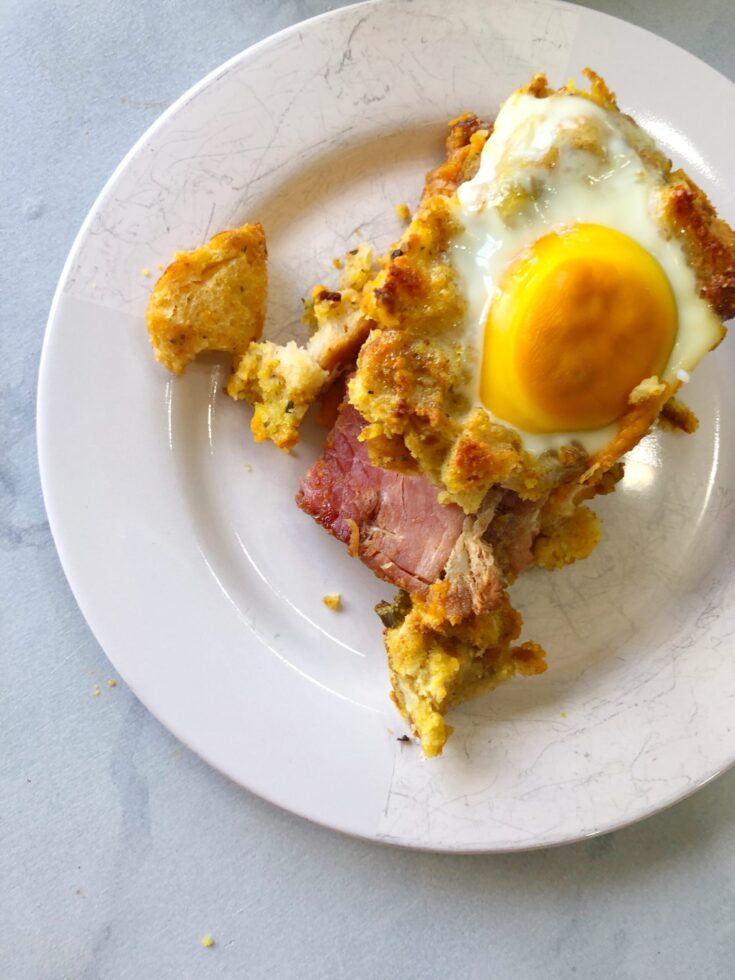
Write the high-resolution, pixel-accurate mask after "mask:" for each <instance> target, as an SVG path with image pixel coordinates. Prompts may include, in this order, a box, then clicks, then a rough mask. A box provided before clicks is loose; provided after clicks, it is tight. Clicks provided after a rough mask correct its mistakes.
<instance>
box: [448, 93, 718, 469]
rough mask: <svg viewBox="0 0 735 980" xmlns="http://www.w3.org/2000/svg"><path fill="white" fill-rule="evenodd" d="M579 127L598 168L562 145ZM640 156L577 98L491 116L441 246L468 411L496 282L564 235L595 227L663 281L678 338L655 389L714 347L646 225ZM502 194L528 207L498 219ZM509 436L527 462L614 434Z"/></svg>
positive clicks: (680, 269)
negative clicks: (449, 268)
mask: <svg viewBox="0 0 735 980" xmlns="http://www.w3.org/2000/svg"><path fill="white" fill-rule="evenodd" d="M586 121H589V122H591V123H592V124H593V125H594V126H595V127H597V130H598V132H599V134H600V144H599V145H600V146H601V148H602V150H604V151H605V157H604V164H601V160H600V157H599V156H596V155H595V154H594V153H590V152H589V151H588V150H586V149H579V148H578V147H577V146H575V145H574V144H573V143H572V142H571V141H570V140H569V139H566V138H565V137H567V136H568V135H569V131H572V130H574V128H575V127H578V126H580V125H584V124H585V122H586ZM565 131H567V132H565ZM632 134H635V135H634V140H633V141H631V135H632ZM633 142H635V144H636V145H635V146H634V145H633ZM553 148H556V150H558V157H557V159H556V162H555V165H554V166H553V167H551V168H549V167H548V166H547V165H545V164H544V157H545V155H547V154H548V152H549V151H550V150H552V149H553ZM645 149H649V150H651V151H653V150H654V149H655V145H654V143H653V141H652V140H651V139H650V137H648V136H647V135H646V134H644V133H643V131H642V130H639V129H637V128H635V127H633V126H632V124H631V123H630V121H629V120H626V119H625V117H618V116H617V115H616V114H614V113H611V112H609V111H607V110H605V109H603V108H602V107H600V106H599V105H597V104H596V103H594V102H592V101H590V100H589V99H586V98H584V97H582V96H574V95H561V94H559V95H551V96H549V97H547V98H536V97H534V96H532V95H528V94H526V93H520V92H517V93H514V94H513V95H512V96H511V97H510V98H509V99H508V100H507V101H506V102H505V104H504V105H503V107H502V108H501V110H500V112H499V114H498V117H497V119H496V121H495V127H494V130H493V133H492V135H491V136H490V138H489V139H488V141H487V143H486V144H485V147H484V149H483V151H482V156H481V161H480V167H479V170H478V173H477V174H476V176H475V177H474V178H473V179H472V180H470V181H467V182H466V183H464V184H462V185H461V186H460V187H459V189H458V191H457V203H456V216H457V218H458V222H459V224H460V225H461V227H462V231H461V232H460V233H459V234H458V235H457V236H455V238H454V240H453V242H452V245H451V258H452V262H453V264H454V267H455V269H456V270H457V273H458V276H459V278H460V282H461V284H462V288H463V291H464V296H465V299H466V304H467V310H466V318H465V342H466V344H467V348H468V350H469V352H470V357H471V358H472V359H473V361H474V362H475V363H474V364H473V365H472V368H473V370H474V374H475V380H476V385H475V390H474V391H473V393H472V397H473V403H474V404H475V405H477V404H481V401H480V394H479V392H480V370H481V365H482V351H483V344H484V334H485V323H486V320H487V317H488V313H489V308H490V305H491V303H492V302H493V298H494V296H495V295H496V292H497V290H498V284H499V282H500V280H501V278H502V275H503V272H504V271H505V269H506V268H507V267H508V266H509V264H510V263H511V262H512V261H513V260H514V258H515V257H516V256H517V255H518V254H519V253H520V252H521V251H522V250H523V249H525V248H527V247H528V246H530V245H531V244H533V242H535V241H537V240H538V239H539V238H541V237H543V236H544V235H547V234H549V233H550V232H552V231H554V230H560V229H562V228H564V227H566V226H569V225H573V224H578V223H589V224H598V225H603V226H605V227H607V228H612V229H614V230H615V231H619V232H622V233H623V234H625V235H628V236H629V237H630V238H632V239H633V240H634V241H636V242H637V243H638V244H639V245H641V246H642V247H643V248H644V249H646V250H647V251H648V252H649V253H650V254H651V255H652V256H653V257H654V258H655V259H656V260H657V261H658V263H659V264H660V266H661V267H662V269H663V271H664V272H665V274H666V275H667V277H668V279H669V282H670V284H671V288H672V291H673V294H674V298H675V300H676V305H677V310H678V328H677V336H676V341H675V343H674V347H673V350H672V352H671V355H670V357H669V361H668V364H667V366H666V369H665V371H664V372H663V374H662V375H661V380H662V381H666V382H675V381H677V380H679V381H680V380H682V378H683V377H688V375H689V373H690V372H691V371H692V370H693V369H694V367H695V366H696V365H697V363H698V362H699V360H700V359H701V358H702V356H703V355H704V354H705V353H706V352H707V351H708V350H709V349H710V348H711V347H712V346H713V344H714V343H715V342H716V341H717V339H718V337H719V335H720V321H719V320H718V319H717V317H716V316H715V314H714V313H713V312H712V310H711V309H710V307H709V306H708V305H707V303H706V302H705V301H704V300H703V299H702V298H701V297H700V296H699V294H698V289H697V282H696V277H695V275H694V272H693V270H692V269H691V268H690V266H689V264H688V262H687V259H686V256H685V254H684V250H683V248H682V246H681V244H680V243H679V241H678V240H676V239H671V238H666V237H665V236H664V234H663V233H662V230H661V228H660V226H659V224H658V222H657V220H656V214H657V194H658V191H659V190H660V188H661V186H662V180H663V178H662V177H661V175H660V174H659V173H658V172H657V171H656V170H654V169H652V168H651V167H650V166H647V165H646V163H645V162H644V160H643V159H642V158H641V151H644V150H645ZM511 187H512V188H516V189H520V190H521V191H523V190H526V191H528V192H529V199H528V202H527V203H526V204H525V205H524V206H523V207H522V208H521V210H520V211H517V212H516V213H514V214H512V215H510V216H508V215H506V216H505V217H504V215H503V211H502V207H501V206H502V202H503V200H504V198H505V197H506V195H507V193H508V190H509V188H511ZM483 407H484V406H483ZM485 410H486V411H487V409H485ZM489 414H490V413H489ZM498 421H499V422H502V423H503V424H505V425H510V423H508V422H506V421H505V420H503V419H498ZM510 427H511V428H515V429H516V431H518V432H519V433H520V435H521V437H522V439H523V443H524V446H525V448H526V449H527V450H529V451H530V452H534V453H541V452H544V451H545V450H548V449H558V448H559V447H561V446H562V445H564V444H569V443H570V442H576V443H578V444H580V445H582V446H583V447H584V449H585V450H586V451H587V452H588V453H590V454H592V453H594V452H597V451H598V450H599V449H601V448H602V447H603V446H604V445H605V444H606V443H607V442H609V441H610V439H611V438H612V437H613V435H614V434H615V430H616V426H615V424H614V423H613V424H611V425H608V426H605V427H603V428H597V429H590V430H586V431H582V432H558V433H544V434H539V433H528V432H523V431H522V430H520V429H518V428H517V427H516V426H510Z"/></svg>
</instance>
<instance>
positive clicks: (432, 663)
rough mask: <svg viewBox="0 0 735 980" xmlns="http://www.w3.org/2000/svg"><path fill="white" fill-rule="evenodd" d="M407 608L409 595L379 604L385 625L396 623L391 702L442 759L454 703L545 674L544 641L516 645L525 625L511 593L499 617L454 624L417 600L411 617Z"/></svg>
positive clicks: (391, 634)
mask: <svg viewBox="0 0 735 980" xmlns="http://www.w3.org/2000/svg"><path fill="white" fill-rule="evenodd" d="M383 606H385V607H386V608H383ZM407 607H408V599H407V598H406V597H405V594H404V596H401V595H400V594H399V599H398V601H397V602H395V603H394V604H393V606H390V607H388V606H387V604H381V607H380V608H379V609H378V612H379V615H380V617H381V619H382V620H383V622H384V623H385V622H396V625H394V626H391V627H389V628H387V629H386V630H385V633H384V637H385V646H386V650H387V652H388V666H389V668H390V680H391V686H392V688H393V691H392V694H391V697H392V699H393V701H394V703H395V704H396V707H397V708H398V710H399V711H400V712H401V714H402V715H403V717H404V718H405V719H406V721H408V723H409V724H410V726H411V729H412V731H413V732H414V734H415V735H416V736H417V737H418V738H419V739H420V740H421V748H422V749H423V752H424V755H426V756H436V755H440V754H441V751H442V749H443V748H444V745H445V743H446V741H447V739H448V738H449V736H450V735H451V734H452V731H453V729H452V727H451V725H448V724H447V722H446V721H445V720H444V715H445V713H446V711H447V710H448V709H449V708H450V707H451V706H452V705H454V704H457V703H458V702H459V701H465V700H466V699H467V698H472V697H476V696H477V695H478V694H482V693H484V692H485V691H491V690H493V689H494V688H496V687H497V686H498V685H499V684H501V683H502V682H503V681H506V680H509V679H510V678H511V677H513V676H514V675H516V674H526V675H533V674H541V673H543V672H544V671H545V670H546V662H545V660H544V657H545V654H544V651H543V649H542V648H541V647H540V646H538V644H536V643H524V644H522V645H521V646H517V647H515V646H512V644H513V641H514V640H516V639H517V638H518V636H519V634H520V631H521V623H522V620H521V617H520V615H519V614H518V613H517V612H516V610H515V609H514V608H513V607H512V606H511V604H510V601H509V600H508V597H507V595H506V596H505V597H504V602H503V603H502V604H501V605H500V606H499V607H498V608H497V609H495V610H494V611H493V612H491V613H487V614H484V615H480V616H470V617H468V618H467V619H465V620H463V621H462V622H461V623H459V624H457V625H454V626H453V625H451V624H450V623H449V622H447V621H446V620H443V619H442V618H441V617H440V616H437V615H436V614H435V612H434V610H433V609H432V607H431V604H428V605H427V604H425V603H423V602H422V601H421V600H419V599H416V598H415V597H413V598H412V599H411V605H410V609H409V611H408V612H405V610H406V609H407ZM388 612H389V613H390V615H388ZM397 620H400V621H398V622H397Z"/></svg>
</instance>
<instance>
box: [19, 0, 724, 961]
mask: <svg viewBox="0 0 735 980" xmlns="http://www.w3.org/2000/svg"><path fill="white" fill-rule="evenodd" d="M335 6H339V4H336V3H326V2H323V0H289V2H282V3H281V2H278V0H259V2H257V3H256V2H252V0H251V2H247V0H240V2H230V3H224V2H218V3H214V2H213V0H203V2H199V3H195V2H193V0H161V2H159V3H151V2H147V3H143V2H141V0H129V2H127V3H124V4H116V3H113V2H111V0H97V2H94V0H88V2H86V3H83V4H82V3H72V2H70V0H65V2H62V3H52V2H49V0H37V2H35V3H30V4H29V3H23V2H21V0H5V3H4V4H3V6H2V17H1V18H0V25H1V28H2V30H1V32H0V46H1V48H0V72H2V81H3V84H2V85H0V131H1V132H2V142H1V143H0V145H1V146H2V155H1V156H0V172H1V173H2V176H3V184H4V186H3V191H4V207H3V220H2V226H3V232H4V239H5V240H4V246H5V255H4V261H3V263H2V266H1V267H0V268H1V270H2V271H1V272H0V280H2V281H3V287H4V288H3V289H2V296H3V321H4V326H3V329H2V331H1V332H0V344H1V345H2V359H1V363H2V371H3V378H2V386H1V388H0V398H1V400H2V401H1V404H0V440H1V441H0V454H1V455H0V499H1V500H2V508H1V509H0V544H1V548H0V573H1V574H2V582H3V599H4V601H3V604H2V608H1V611H0V640H1V650H2V656H1V657H0V724H1V725H2V741H3V750H2V753H1V754H0V977H2V978H3V980H39V978H53V980H56V978H59V980H71V978H85V980H93V978H97V977H101V978H134V980H148V978H151V980H165V978H169V977H170V978H177V980H179V978H181V980H184V978H186V980H189V978H192V980H196V978H219V977H246V976H247V977H274V978H276V977H277V978H279V980H280V978H287V977H296V976H300V977H309V978H311V977H315V978H318V977H330V978H331V977H343V976H344V977H350V978H359V977H365V978H368V977H369V978H373V977H375V978H378V977H379V978H381V980H382V978H392V977H396V978H401V980H411V978H425V977H434V976H437V977H439V976H444V975H447V976H452V975H461V976H464V977H473V978H474V977H478V978H479V977H495V978H505V977H513V978H514V980H526V978H533V977H543V978H557V977H558V978H567V977H571V976H577V977H580V978H585V980H586V978H598V977H599V978H604V980H608V978H616V980H618V978H639V977H645V978H649V977H666V978H669V977H687V978H695V980H700V978H708V980H709V978H719V977H722V978H730V977H732V976H733V975H735V966H733V962H734V954H735V890H734V887H733V881H735V773H730V774H728V775H726V776H724V777H722V778H720V779H719V780H717V781H716V782H714V783H713V784H712V785H710V786H708V787H706V788H705V789H704V790H702V791H700V792H699V793H698V794H697V795H696V796H694V797H692V798H691V799H689V800H687V801H685V802H683V803H681V804H679V805H678V806H676V807H674V808H673V809H671V810H669V811H667V812H665V813H662V814H660V815H659V816H657V817H654V818H652V819H650V820H648V821H646V822H644V823H642V824H639V825H638V826H635V827H631V828H629V829H627V830H623V831H619V832H618V833H615V834H610V835H608V836H606V837H602V838H598V839H596V840H591V841H589V842H587V843H581V844H577V845H573V846H569V847H564V848H558V849H556V850H549V851H542V852H536V853H531V854H517V855H507V856H498V857H492V856H489V857H451V856H444V855H431V854H420V853H410V852H406V851H399V850H396V849H392V848H389V847H385V846H379V845H371V844H366V843H363V842H360V841H354V840H350V839H347V838H345V837H342V836H339V835H337V834H335V833H332V832H329V831H326V830H323V829H321V828H319V827H316V826H313V825H311V824H308V823H306V822H305V821H303V820H301V819H298V818H296V817H293V816H291V815H289V814H287V813H284V812H281V811H280V810H277V809H276V808H274V807H273V806H271V805H269V804H267V803H264V802H262V801H261V800H259V799H257V798H255V797H253V796H252V795H250V794H249V793H248V792H246V791H245V790H242V789H240V788H238V787H237V786H235V785H233V784H231V783H229V782H228V781H227V780H226V779H225V778H223V777H221V776H219V775H218V774H217V773H216V772H214V771H212V770H211V769H210V768H209V767H208V766H207V765H206V764H204V763H202V762H201V761H199V759H197V758H196V757H195V756H193V755H192V754H191V753H190V752H189V751H188V750H187V749H185V748H183V747H182V746H181V745H180V744H179V743H178V742H176V740H175V739H174V738H173V736H171V735H169V734H168V733H167V732H166V731H165V730H164V729H163V728H162V727H161V726H160V725H159V724H158V723H157V722H156V721H155V720H154V719H153V718H152V716H151V715H149V714H148V712H147V711H146V709H145V708H143V706H142V705H141V704H140V703H139V702H138V701H136V699H135V698H134V697H133V696H132V694H130V693H129V692H128V691H127V689H126V687H125V685H124V683H123V682H122V681H121V680H120V679H119V678H117V683H116V686H108V683H109V682H110V681H112V680H115V679H116V678H115V675H114V673H113V672H112V669H111V667H110V665H109V663H108V662H107V660H106V659H105V656H104V654H103V652H102V651H101V649H100V648H99V646H98V645H97V643H96V642H95V640H94V639H93V637H92V636H91V634H90V632H89V630H88V628H87V626H86V625H85V623H84V620H83V619H82V617H81V614H80V613H79V610H78V609H77V606H76V604H75V602H74V599H73V597H72V595H71V593H70V591H69V588H68V586H67V584H66V581H65V579H64V576H63V574H62V572H61V569H60V567H59V563H58V559H57V558H56V554H55V551H54V546H53V543H52V541H51V538H50V535H49V530H48V524H47V522H46V519H45V514H44V509H43V503H42V500H41V494H40V489H39V485H38V475H37V466H36V457H35V438H34V414H35V413H34V408H35V405H34V402H35V383H36V374H37V365H38V358H39V352H40V346H41V341H42V337H43V330H44V325H45V319H46V315H47V311H48V308H49V305H50V302H51V297H52V294H53V290H54V286H55V284H56V279H57V277H58V275H59V273H60V271H61V267H62V264H63V260H64V257H65V255H66V252H67V251H68V249H69V247H70V245H71V243H72V240H73V237H74V235H75V232H76V230H77V228H78V226H79V224H80V223H81V221H82V219H83V217H84V215H85V213H86V211H87V210H88V208H89V207H90V205H91V204H92V202H93V200H94V198H95V196H96V194H97V192H98V191H99V189H100V188H101V187H102V185H103V183H104V182H105V180H106V178H107V177H108V175H109V174H110V172H111V171H112V170H113V168H114V167H115V165H116V164H117V163H118V161H119V160H120V158H121V157H122V156H123V154H124V153H125V152H126V151H127V150H128V148H129V147H130V146H131V145H132V143H133V142H134V141H135V139H136V138H137V137H138V136H139V135H140V134H141V133H142V132H143V130H144V129H145V128H146V127H147V126H148V125H149V124H150V123H151V122H152V121H153V120H154V119H155V118H156V116H157V115H158V114H159V113H160V112H161V111H162V110H163V109H164V108H165V107H166V106H167V105H168V104H169V103H170V102H172V101H173V100H174V99H175V98H176V97H177V96H178V95H179V94H180V93H181V92H183V91H184V90H185V89H186V88H188V87H189V86H190V85H191V84H192V83H193V82H195V81H197V80H198V79H199V78H200V77H201V76H202V75H204V74H205V73H206V72H208V71H209V70H210V69H212V68H214V67H216V66H217V65H218V64H220V63H221V62H223V61H224V60H225V59H227V58H228V57H230V56H231V55H233V54H235V53H236V52H238V51H240V50H241V49H242V48H244V47H246V46H247V45H249V44H251V43H252V42H254V41H256V40H258V39H260V38H262V37H264V36H266V35H268V34H270V33H272V32H274V31H276V30H279V29H280V28H282V27H285V26H287V25H289V24H291V23H293V22H295V21H298V20H301V19H304V18H306V17H309V16H312V15H313V14H316V13H319V12H321V11H323V10H327V9H330V8H332V7H335ZM589 6H594V7H597V8H598V9H601V10H605V11H606V12H608V13H612V14H616V15H618V16H620V17H624V18H626V19H628V20H630V21H632V22H634V23H636V24H639V25H641V26H644V27H647V28H649V29H650V30H653V31H655V32H656V33H658V34H661V35H663V36H664V37H666V38H668V39H669V40H672V41H674V42H676V43H677V44H680V45H681V46H682V47H685V48H687V49H688V50H689V51H691V52H693V53H694V54H696V55H698V56H699V57H700V58H702V59H704V60H705V61H707V62H708V63H709V64H711V65H713V66H714V67H715V68H717V69H719V70H720V71H721V72H722V73H723V74H725V75H726V76H728V77H729V78H730V79H735V5H734V4H733V3H732V2H731V0H700V2H698V3H696V4H694V5H692V4H691V2H688V0H665V2H664V0H660V2H656V0H649V2H647V0H608V2H597V3H591V4H589ZM634 70H635V66H634V65H631V71H634ZM732 124H733V122H732V120H723V125H729V126H731V125H732ZM734 179H735V177H734ZM76 383H78V384H80V385H81V384H84V379H83V378H79V379H78V380H77V382H76ZM207 934H211V935H212V936H213V938H214V940H215V945H214V946H212V947H210V948H205V947H204V946H203V945H202V943H201V940H202V938H203V937H204V936H205V935H207Z"/></svg>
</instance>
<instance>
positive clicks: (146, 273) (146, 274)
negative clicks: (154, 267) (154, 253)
mask: <svg viewBox="0 0 735 980" xmlns="http://www.w3.org/2000/svg"><path fill="white" fill-rule="evenodd" d="M150 274H151V270H150V269H143V275H144V276H145V277H146V279H147V278H148V276H149V275H150Z"/></svg>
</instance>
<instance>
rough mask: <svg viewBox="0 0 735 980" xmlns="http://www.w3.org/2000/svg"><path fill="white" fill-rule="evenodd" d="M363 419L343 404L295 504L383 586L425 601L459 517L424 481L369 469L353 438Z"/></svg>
mask: <svg viewBox="0 0 735 980" xmlns="http://www.w3.org/2000/svg"><path fill="white" fill-rule="evenodd" d="M364 425H365V421H364V419H363V418H362V416H361V415H360V414H359V413H358V412H357V411H356V410H355V409H354V408H352V406H351V405H347V404H345V405H344V406H343V407H342V409H341V411H340V413H339V417H338V418H337V421H336V423H335V425H334V428H333V429H332V431H331V433H330V435H329V438H328V439H327V443H326V445H325V447H324V451H323V452H322V455H321V456H320V457H319V459H318V460H317V461H316V462H315V463H314V465H313V466H312V467H311V469H310V470H309V472H308V473H307V474H306V476H305V477H304V479H303V480H302V482H301V486H300V488H299V492H298V493H297V495H296V502H297V504H298V505H299V507H300V508H301V509H302V510H303V511H305V512H306V513H307V514H310V515H311V516H312V517H313V518H314V519H315V520H316V521H318V522H319V523H320V524H321V525H322V526H323V527H324V528H326V529H327V531H329V533H330V534H333V535H334V536H335V537H336V538H339V540H340V541H343V542H344V543H345V544H346V545H348V547H349V548H350V552H351V553H352V554H354V555H356V556H358V557H359V558H361V559H362V561H363V562H365V564H366V565H367V566H368V567H369V568H371V569H372V571H373V572H374V573H375V574H376V575H377V576H378V577H379V578H382V579H385V580H386V581H387V582H391V583H392V584H393V585H397V586H398V587H399V588H402V589H406V590H407V591H409V592H411V593H413V594H414V595H419V596H424V595H425V594H426V592H427V590H428V587H429V586H430V585H431V584H432V583H434V582H435V581H437V579H439V578H440V576H441V574H442V572H443V571H444V568H445V566H446V564H447V560H448V559H449V556H450V554H451V553H452V550H453V548H454V546H455V544H456V542H457V540H458V538H459V537H460V535H461V534H462V529H463V525H464V520H465V517H464V513H463V512H462V510H461V509H460V508H459V507H456V506H454V505H449V506H444V505H443V504H440V503H439V501H438V500H437V490H436V488H435V487H434V486H433V485H432V484H431V483H430V482H429V481H428V480H427V479H426V478H425V477H422V476H405V475H403V474H401V473H396V472H393V471H392V470H384V469H381V468H380V467H377V466H373V465H372V463H371V462H370V459H369V458H368V452H367V448H366V446H365V443H363V442H360V441H359V440H358V436H359V434H360V431H361V430H362V428H363V426H364Z"/></svg>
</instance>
